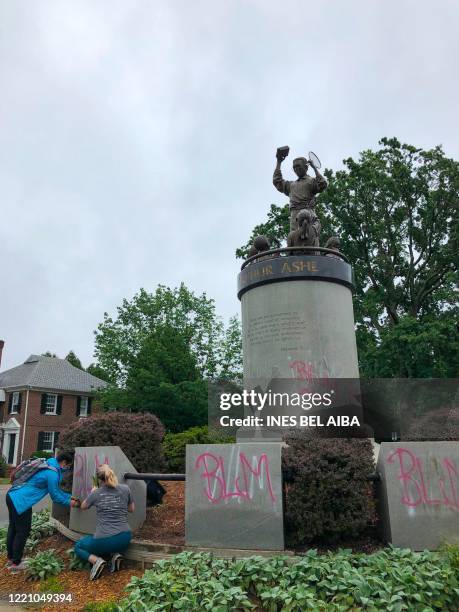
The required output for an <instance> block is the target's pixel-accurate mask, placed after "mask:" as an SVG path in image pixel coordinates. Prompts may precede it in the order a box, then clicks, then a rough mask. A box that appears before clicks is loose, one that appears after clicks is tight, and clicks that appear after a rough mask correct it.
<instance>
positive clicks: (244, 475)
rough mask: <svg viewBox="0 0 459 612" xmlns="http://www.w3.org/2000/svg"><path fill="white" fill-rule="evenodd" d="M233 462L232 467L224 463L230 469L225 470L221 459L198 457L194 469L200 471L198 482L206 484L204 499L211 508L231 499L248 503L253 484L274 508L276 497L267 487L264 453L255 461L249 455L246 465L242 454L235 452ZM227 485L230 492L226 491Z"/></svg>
mask: <svg viewBox="0 0 459 612" xmlns="http://www.w3.org/2000/svg"><path fill="white" fill-rule="evenodd" d="M237 458H238V459H237V462H236V466H231V461H229V462H228V463H229V464H230V465H227V466H225V461H224V459H223V457H221V456H218V455H214V454H213V453H211V452H205V453H202V454H200V455H199V456H198V458H197V459H196V462H195V468H196V469H198V470H199V469H202V472H201V478H202V479H203V480H204V481H205V482H206V487H205V489H204V490H205V495H206V496H207V499H208V500H209V501H210V502H212V503H213V504H218V503H219V502H221V501H223V500H226V499H230V498H234V497H235V498H242V499H245V500H247V501H250V500H251V499H252V498H253V496H254V494H255V484H256V485H257V486H258V487H259V489H260V490H262V491H266V492H267V494H268V495H269V498H270V500H271V502H272V503H273V504H274V503H275V501H276V496H275V495H274V491H273V487H272V483H271V475H270V472H269V462H268V456H267V455H266V453H262V454H260V456H259V457H257V456H255V455H253V456H252V457H251V461H249V459H248V458H247V457H246V455H245V453H243V452H239V453H237ZM233 463H234V462H233ZM233 467H235V473H234V476H233V478H232V479H230V478H229V472H231V469H232V468H233ZM231 484H232V485H233V487H232V488H233V490H229V486H231Z"/></svg>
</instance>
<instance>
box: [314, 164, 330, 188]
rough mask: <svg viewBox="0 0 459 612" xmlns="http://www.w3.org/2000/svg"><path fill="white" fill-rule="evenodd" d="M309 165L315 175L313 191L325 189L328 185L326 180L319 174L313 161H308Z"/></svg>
mask: <svg viewBox="0 0 459 612" xmlns="http://www.w3.org/2000/svg"><path fill="white" fill-rule="evenodd" d="M309 165H310V166H311V168H312V169H313V170H314V173H315V175H316V177H315V179H314V191H315V192H316V193H321V192H322V191H325V189H327V185H328V183H327V180H326V179H325V178H324V177H323V176H322V175H321V174H320V172H319V171H318V170H317V168H316V167H315V166H314V164H313V163H311V162H309Z"/></svg>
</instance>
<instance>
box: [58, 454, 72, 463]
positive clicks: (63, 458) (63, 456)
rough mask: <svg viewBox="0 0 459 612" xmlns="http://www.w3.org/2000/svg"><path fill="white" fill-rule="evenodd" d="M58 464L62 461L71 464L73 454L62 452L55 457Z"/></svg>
mask: <svg viewBox="0 0 459 612" xmlns="http://www.w3.org/2000/svg"><path fill="white" fill-rule="evenodd" d="M56 460H57V462H58V463H62V461H67V463H73V453H69V452H68V451H62V452H61V453H59V454H58V455H57V457H56Z"/></svg>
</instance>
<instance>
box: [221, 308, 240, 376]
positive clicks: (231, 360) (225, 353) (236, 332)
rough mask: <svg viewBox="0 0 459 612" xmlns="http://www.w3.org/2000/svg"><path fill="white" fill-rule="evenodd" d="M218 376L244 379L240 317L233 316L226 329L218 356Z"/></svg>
mask: <svg viewBox="0 0 459 612" xmlns="http://www.w3.org/2000/svg"><path fill="white" fill-rule="evenodd" d="M218 362H219V365H220V368H219V371H218V378H219V379H221V380H229V381H233V382H241V381H242V329H241V321H240V319H239V317H236V316H235V317H231V318H230V320H229V321H228V325H227V327H226V329H225V330H224V333H223V336H222V341H221V344H220V354H219V358H218Z"/></svg>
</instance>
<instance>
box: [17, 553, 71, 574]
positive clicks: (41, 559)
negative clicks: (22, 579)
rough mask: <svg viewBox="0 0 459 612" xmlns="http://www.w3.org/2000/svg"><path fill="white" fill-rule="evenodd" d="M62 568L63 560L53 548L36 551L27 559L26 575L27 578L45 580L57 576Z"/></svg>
mask: <svg viewBox="0 0 459 612" xmlns="http://www.w3.org/2000/svg"><path fill="white" fill-rule="evenodd" d="M63 569H64V562H63V561H62V559H61V558H60V557H59V556H58V555H57V554H56V553H55V551H54V550H53V549H51V550H44V551H42V552H39V553H37V554H36V555H35V556H34V557H32V558H31V559H29V560H28V561H27V568H26V576H27V578H28V579H29V580H45V579H47V578H50V577H51V576H57V575H58V574H60V573H61V572H62V570H63Z"/></svg>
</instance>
